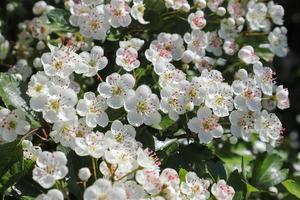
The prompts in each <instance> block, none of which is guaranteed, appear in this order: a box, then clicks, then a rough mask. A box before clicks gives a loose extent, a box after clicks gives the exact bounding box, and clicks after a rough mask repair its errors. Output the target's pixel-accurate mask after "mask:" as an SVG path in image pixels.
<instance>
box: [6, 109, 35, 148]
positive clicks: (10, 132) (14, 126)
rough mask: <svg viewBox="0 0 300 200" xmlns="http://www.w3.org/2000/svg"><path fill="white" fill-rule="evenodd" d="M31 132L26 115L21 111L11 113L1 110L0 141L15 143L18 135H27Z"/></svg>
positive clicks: (7, 110)
mask: <svg viewBox="0 0 300 200" xmlns="http://www.w3.org/2000/svg"><path fill="white" fill-rule="evenodd" d="M29 130H30V124H29V123H28V122H27V121H26V118H25V113H24V112H22V111H21V110H19V109H15V110H12V111H10V110H9V109H7V108H0V139H1V140H3V141H5V142H12V141H14V140H15V139H16V138H17V137H18V135H25V134H26V133H27V132H28V131H29Z"/></svg>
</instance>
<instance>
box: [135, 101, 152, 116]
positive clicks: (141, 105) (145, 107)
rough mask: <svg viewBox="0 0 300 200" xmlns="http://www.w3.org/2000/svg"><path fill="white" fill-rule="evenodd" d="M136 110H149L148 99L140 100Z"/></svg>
mask: <svg viewBox="0 0 300 200" xmlns="http://www.w3.org/2000/svg"><path fill="white" fill-rule="evenodd" d="M136 110H137V112H138V113H146V112H147V111H148V110H149V107H148V105H147V103H146V101H139V102H138V103H137V108H136Z"/></svg>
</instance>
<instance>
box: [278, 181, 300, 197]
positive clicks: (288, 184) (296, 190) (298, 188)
mask: <svg viewBox="0 0 300 200" xmlns="http://www.w3.org/2000/svg"><path fill="white" fill-rule="evenodd" d="M282 185H283V186H284V187H285V188H286V189H287V191H289V193H291V194H292V195H294V196H296V197H297V198H299V199H300V183H297V182H296V181H294V180H291V179H288V180H285V181H284V182H283V183H282Z"/></svg>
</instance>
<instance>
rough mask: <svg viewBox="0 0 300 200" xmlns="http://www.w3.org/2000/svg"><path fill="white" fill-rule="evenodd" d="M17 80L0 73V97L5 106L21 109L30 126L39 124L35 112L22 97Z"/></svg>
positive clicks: (33, 126)
mask: <svg viewBox="0 0 300 200" xmlns="http://www.w3.org/2000/svg"><path fill="white" fill-rule="evenodd" d="M19 85H20V83H19V82H18V80H17V79H16V78H15V77H14V76H13V75H10V74H6V73H0V97H1V99H2V101H3V103H4V104H5V106H6V107H9V106H13V107H15V108H18V109H20V110H22V111H23V112H24V113H25V114H26V116H27V117H28V118H29V119H30V121H31V126H32V128H37V127H39V126H40V124H39V122H38V121H36V120H35V117H36V116H35V114H34V113H33V111H32V110H31V109H30V108H29V106H28V105H27V102H26V101H25V100H24V99H23V97H22V94H21V90H20V87H19Z"/></svg>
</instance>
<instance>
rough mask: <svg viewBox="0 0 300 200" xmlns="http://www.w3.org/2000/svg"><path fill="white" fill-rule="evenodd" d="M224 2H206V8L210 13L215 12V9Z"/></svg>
mask: <svg viewBox="0 0 300 200" xmlns="http://www.w3.org/2000/svg"><path fill="white" fill-rule="evenodd" d="M223 1H224V0H208V2H207V7H208V8H209V9H210V10H211V11H212V12H216V11H217V9H218V8H219V7H220V6H221V4H222V3H223Z"/></svg>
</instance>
